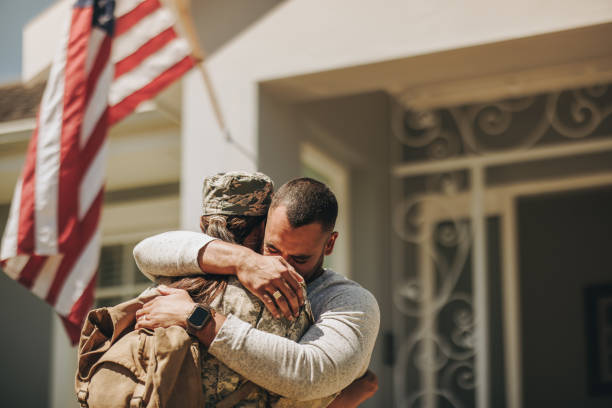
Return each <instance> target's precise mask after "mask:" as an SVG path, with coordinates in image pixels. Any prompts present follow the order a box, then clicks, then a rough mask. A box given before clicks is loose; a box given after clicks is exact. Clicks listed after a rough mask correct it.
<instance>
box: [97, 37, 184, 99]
mask: <svg viewBox="0 0 612 408" xmlns="http://www.w3.org/2000/svg"><path fill="white" fill-rule="evenodd" d="M187 55H189V46H188V45H187V43H186V42H185V41H184V40H182V39H178V38H177V39H175V40H173V41H171V42H169V43H168V44H166V45H165V46H164V47H163V48H161V49H160V50H159V51H158V52H157V53H155V54H154V55H151V56H150V57H148V58H146V59H145V60H144V61H142V62H141V64H140V65H139V66H138V67H137V68H135V69H132V70H131V71H130V72H129V73H127V74H125V75H122V76H121V77H119V78H116V79H115V82H114V83H113V85H112V86H111V89H110V92H109V96H108V101H109V104H110V105H111V106H114V105H116V104H118V103H120V102H121V101H122V100H123V99H125V98H127V97H128V96H129V95H131V94H132V93H134V92H135V91H137V90H139V89H140V88H142V87H143V86H146V85H147V84H148V83H149V82H151V81H153V80H155V79H156V78H157V77H158V76H160V75H161V74H162V73H164V72H165V71H166V70H167V69H168V68H170V66H172V65H174V63H176V62H178V61H180V60H181V59H183V58H184V57H185V56H187ZM169 62H172V63H171V64H170V65H169Z"/></svg>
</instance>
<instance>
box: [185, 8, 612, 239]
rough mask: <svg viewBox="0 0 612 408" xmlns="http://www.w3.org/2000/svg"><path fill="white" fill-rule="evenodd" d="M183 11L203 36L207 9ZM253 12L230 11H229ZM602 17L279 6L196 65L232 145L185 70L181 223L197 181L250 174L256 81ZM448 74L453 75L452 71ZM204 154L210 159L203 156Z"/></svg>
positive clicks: (197, 81)
mask: <svg viewBox="0 0 612 408" xmlns="http://www.w3.org/2000/svg"><path fill="white" fill-rule="evenodd" d="M226 4H230V7H231V4H234V2H229V3H228V2H225V3H223V4H222V5H221V4H220V5H219V7H224V6H225V5H226ZM192 8H193V17H194V20H195V22H196V25H198V26H201V27H202V28H200V35H203V34H205V33H206V31H207V30H206V29H205V28H203V27H205V25H206V22H207V17H206V16H207V15H209V14H210V4H208V3H206V2H197V1H194V2H193V4H192ZM207 12H208V13H207ZM252 12H253V11H252V10H249V9H244V10H241V9H238V8H237V9H236V13H247V14H248V13H252ZM610 20H612V3H610V2H609V1H607V0H592V1H588V2H581V3H576V2H572V1H569V0H563V1H561V2H559V1H540V2H533V1H528V0H520V1H516V2H495V4H491V2H485V1H471V2H454V1H450V0H448V1H435V2H415V1H399V0H398V1H385V2H373V1H369V2H368V1H359V2H355V1H350V0H339V1H334V2H327V1H325V2H324V1H322V0H319V1H304V0H294V1H285V2H282V3H280V4H279V5H278V6H277V7H274V8H272V9H270V11H269V12H268V13H267V14H265V15H263V16H262V17H261V18H259V19H258V20H257V21H256V22H254V23H253V24H251V25H250V26H248V27H246V28H244V27H240V29H241V30H242V31H240V32H238V33H236V34H235V36H234V37H233V38H232V39H231V40H229V41H228V42H227V43H225V44H224V45H222V46H219V48H218V49H216V51H215V52H214V53H213V54H212V55H210V56H209V58H208V60H207V61H206V64H205V65H206V68H207V70H208V72H209V75H210V78H211V79H212V83H213V84H214V88H215V93H216V95H217V97H218V100H219V103H220V106H221V110H222V112H223V115H224V118H225V121H226V123H227V126H228V128H229V131H230V133H231V136H232V137H233V138H234V140H235V141H236V142H237V143H238V145H240V148H236V147H235V145H230V144H227V143H224V142H223V140H224V139H223V138H224V135H223V134H222V132H221V131H220V130H219V127H218V124H217V122H216V120H215V118H214V116H213V114H212V112H211V105H210V103H209V101H208V99H207V95H206V92H205V89H204V86H203V81H202V78H201V76H200V75H199V73H198V72H192V73H191V74H189V75H188V76H187V79H186V80H185V81H184V95H183V97H184V104H183V106H184V110H183V115H184V116H183V121H184V126H183V147H184V151H183V161H182V178H181V182H182V186H183V189H184V190H183V194H182V203H181V210H182V211H181V216H182V225H183V226H184V227H186V228H191V229H194V228H196V227H197V224H196V221H197V214H198V197H199V184H200V183H201V179H202V176H203V175H206V174H209V173H212V172H215V171H221V170H227V169H229V168H241V169H253V168H255V167H257V164H256V162H255V161H253V160H251V159H249V158H248V157H247V156H245V155H244V154H243V152H244V151H245V150H246V151H248V152H252V153H253V154H255V155H256V154H257V137H258V124H257V121H258V114H257V110H258V106H259V105H258V101H259V99H258V84H259V83H260V82H263V81H268V80H273V79H278V78H286V77H291V76H296V75H301V74H308V73H316V72H322V71H329V70H334V69H340V68H346V67H353V66H357V65H362V64H370V63H376V62H381V61H388V60H394V59H400V58H407V57H411V56H417V55H423V54H428V53H434V52H438V51H444V50H452V49H458V48H465V47H470V46H476V45H481V44H487V43H492V42H499V41H502V40H510V39H516V38H524V37H529V36H533V35H537V34H543V33H550V32H554V31H562V30H569V29H573V28H576V27H582V26H592V25H596V24H599V23H605V22H608V21H610ZM208 35H211V34H208ZM447 69H448V70H449V71H452V67H447ZM355 87H358V85H355ZM326 96H332V95H326ZM203 151H207V152H209V154H207V155H205V156H204V157H203V155H202V152H203Z"/></svg>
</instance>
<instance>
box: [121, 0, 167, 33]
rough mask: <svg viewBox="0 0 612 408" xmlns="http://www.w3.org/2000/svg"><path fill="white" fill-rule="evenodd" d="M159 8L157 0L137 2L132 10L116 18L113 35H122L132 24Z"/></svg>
mask: <svg viewBox="0 0 612 408" xmlns="http://www.w3.org/2000/svg"><path fill="white" fill-rule="evenodd" d="M159 8H160V4H159V0H145V1H143V2H142V3H140V4H138V5H137V6H136V7H134V8H133V9H132V10H130V11H129V12H127V13H126V14H124V15H122V16H121V17H119V18H118V19H117V24H116V25H115V37H119V36H120V35H123V34H124V33H126V32H127V31H128V30H130V29H131V28H132V27H133V26H134V25H136V24H138V23H139V22H140V20H142V19H143V18H145V17H146V16H148V15H149V14H151V13H153V12H154V11H155V10H157V9H159Z"/></svg>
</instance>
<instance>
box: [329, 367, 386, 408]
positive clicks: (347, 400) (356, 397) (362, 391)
mask: <svg viewBox="0 0 612 408" xmlns="http://www.w3.org/2000/svg"><path fill="white" fill-rule="evenodd" d="M376 391H378V377H377V376H376V374H374V373H373V372H372V371H370V370H368V371H366V373H365V374H364V375H363V376H362V377H359V378H358V379H356V380H355V381H353V382H352V383H351V384H349V386H348V387H346V388H345V389H343V390H342V392H341V393H340V395H338V396H337V397H336V398H335V399H334V400H333V401H332V403H331V404H330V405H328V408H353V407H357V406H359V405H360V404H361V403H362V402H364V401H365V400H367V399H369V398H371V397H372V396H373V395H374V394H375V393H376Z"/></svg>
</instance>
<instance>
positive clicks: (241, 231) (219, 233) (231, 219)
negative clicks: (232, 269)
mask: <svg viewBox="0 0 612 408" xmlns="http://www.w3.org/2000/svg"><path fill="white" fill-rule="evenodd" d="M265 218H266V216H265V215H260V216H240V215H203V216H202V218H201V219H200V228H201V229H202V232H203V233H205V234H207V235H209V236H211V237H213V238H219V239H221V240H223V241H226V242H231V243H234V244H239V245H242V243H243V242H244V240H245V238H246V237H247V236H248V235H249V234H250V233H251V231H252V230H253V228H255V227H256V226H257V225H259V224H260V223H261V222H262V221H263V220H265ZM158 283H162V284H165V285H167V286H170V287H172V288H177V289H184V290H186V291H187V293H189V296H191V298H192V299H193V300H194V302H197V303H210V302H211V301H212V300H213V299H214V298H215V297H217V295H219V294H220V293H223V291H224V290H225V288H226V287H227V276H215V275H205V276H202V275H192V276H180V277H166V278H160V279H158Z"/></svg>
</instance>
